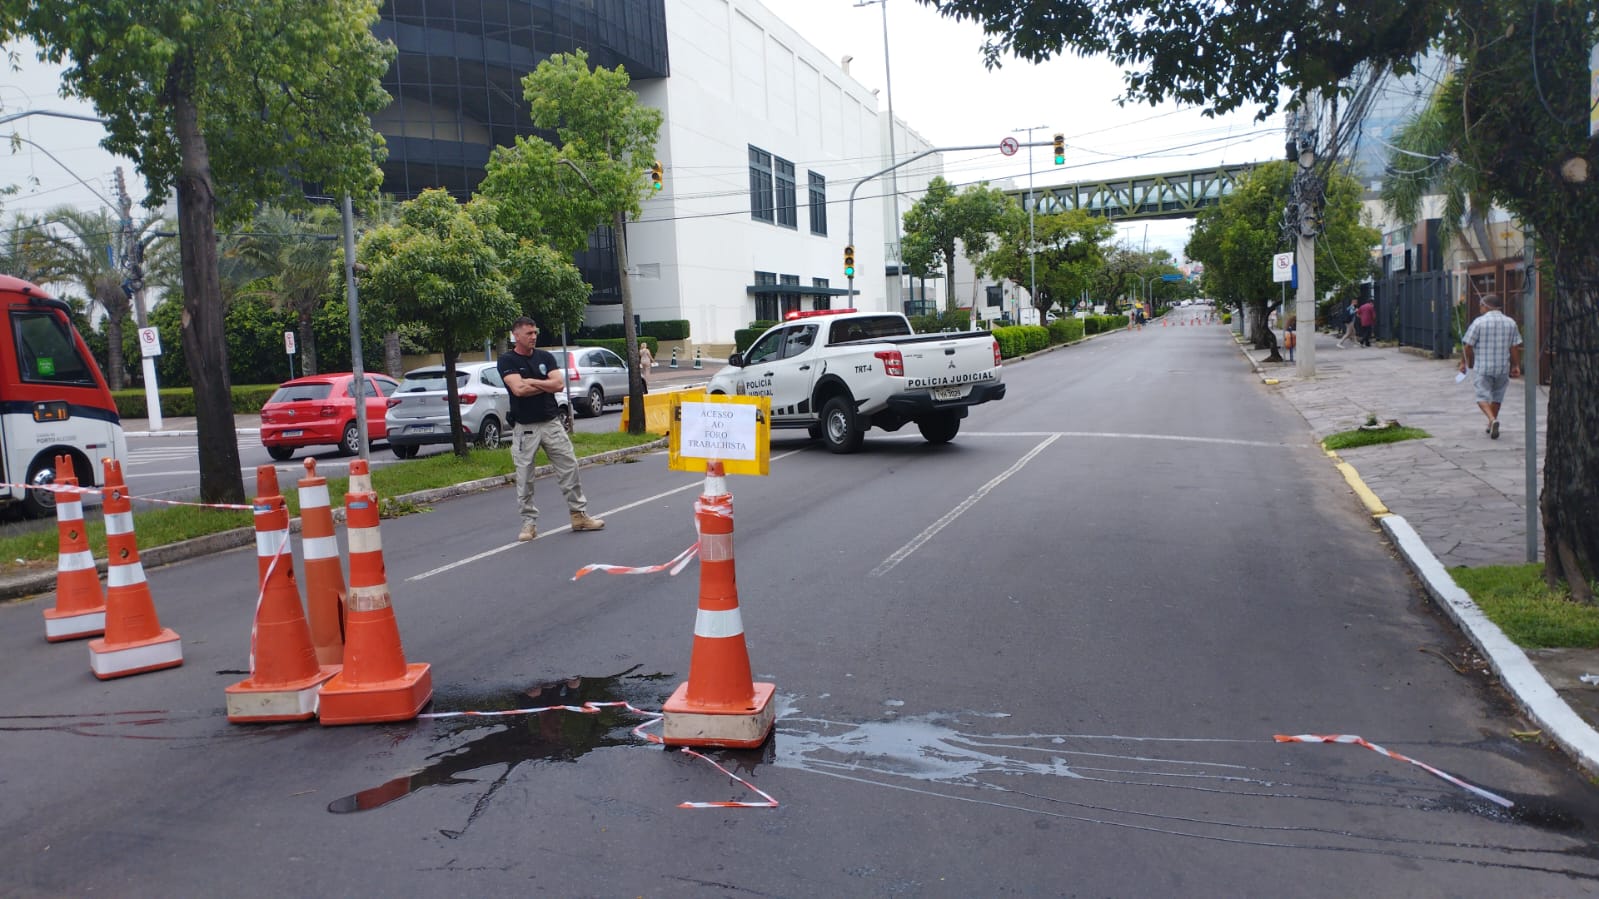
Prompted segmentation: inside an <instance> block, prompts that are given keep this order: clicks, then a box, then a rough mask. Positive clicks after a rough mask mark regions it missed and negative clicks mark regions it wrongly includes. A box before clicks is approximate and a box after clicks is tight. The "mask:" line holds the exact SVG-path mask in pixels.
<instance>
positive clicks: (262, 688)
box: [225, 465, 338, 724]
mask: <svg viewBox="0 0 1599 899" xmlns="http://www.w3.org/2000/svg"><path fill="white" fill-rule="evenodd" d="M255 483H256V488H255V489H256V497H255V559H256V569H257V573H258V574H259V580H260V589H261V594H260V598H259V599H258V600H257V601H256V606H255V623H254V624H253V625H252V626H251V628H250V676H249V677H247V678H245V679H244V680H242V681H239V682H238V683H236V684H234V685H233V686H231V687H228V688H227V690H226V691H225V692H226V693H227V703H228V720H229V721H232V722H233V723H235V724H241V723H245V722H250V721H309V720H311V719H312V718H313V717H315V716H316V699H317V691H318V690H319V689H321V687H322V684H323V682H325V681H326V680H327V679H328V678H330V677H332V676H333V675H335V674H337V673H338V669H337V668H334V667H321V666H319V665H317V661H316V649H315V648H313V647H312V646H311V628H310V627H309V626H308V625H307V624H306V623H305V611H304V610H303V609H301V608H300V588H299V586H298V585H297V584H295V582H294V553H293V551H292V549H291V547H290V546H289V510H288V507H287V506H285V505H284V504H283V497H282V496H281V495H280V494H279V493H278V472H277V469H275V468H273V467H272V466H270V465H262V466H259V467H258V468H256V470H255Z"/></svg>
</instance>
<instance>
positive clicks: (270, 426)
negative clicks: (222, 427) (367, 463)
mask: <svg viewBox="0 0 1599 899" xmlns="http://www.w3.org/2000/svg"><path fill="white" fill-rule="evenodd" d="M353 378H354V376H353V375H352V374H351V373H350V372H339V373H336V374H326V375H306V376H305V377H303V378H295V379H294V380H292V381H284V382H283V383H282V384H280V385H279V386H278V389H277V391H276V392H274V393H273V394H272V396H271V398H269V399H268V400H267V401H266V405H264V406H262V407H261V443H262V445H263V446H265V447H266V451H267V455H269V456H271V457H272V458H274V459H276V460H278V461H279V462H282V461H284V460H285V459H288V458H290V457H292V456H293V455H294V451H295V450H296V449H299V448H300V447H304V446H336V447H338V448H339V453H340V454H342V455H346V456H348V455H351V454H353V453H357V452H360V451H361V439H360V431H359V430H358V429H357V428H356V426H355V398H354V397H353V396H351V394H350V384H351V382H352V381H353ZM366 379H367V389H366V390H365V397H364V398H365V400H366V436H367V441H368V443H369V444H370V443H371V442H372V441H376V440H382V439H384V437H385V435H386V434H387V433H388V429H387V428H386V427H385V426H384V421H383V415H384V412H385V411H386V409H385V406H386V404H387V402H388V398H389V395H390V394H392V393H394V388H396V387H398V386H399V384H398V383H396V382H395V380H394V379H393V378H391V377H389V376H388V375H380V374H375V373H373V372H367V374H366Z"/></svg>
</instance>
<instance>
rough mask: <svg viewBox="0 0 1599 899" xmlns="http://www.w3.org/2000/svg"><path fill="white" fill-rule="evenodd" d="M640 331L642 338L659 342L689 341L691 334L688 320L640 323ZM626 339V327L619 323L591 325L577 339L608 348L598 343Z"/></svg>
mask: <svg viewBox="0 0 1599 899" xmlns="http://www.w3.org/2000/svg"><path fill="white" fill-rule="evenodd" d="M638 329H639V336H640V337H654V338H656V339H658V340H687V339H688V333H689V331H688V319H686V318H672V319H663V320H661V321H649V322H646V321H641V322H639V323H638ZM626 337H627V330H626V328H625V326H624V325H622V323H620V322H618V323H616V324H614V325H590V326H585V327H582V328H579V329H577V336H576V339H578V340H583V341H588V344H587V345H589V346H606V344H603V343H599V342H598V341H601V340H616V339H619V338H620V339H626ZM652 352H653V350H652Z"/></svg>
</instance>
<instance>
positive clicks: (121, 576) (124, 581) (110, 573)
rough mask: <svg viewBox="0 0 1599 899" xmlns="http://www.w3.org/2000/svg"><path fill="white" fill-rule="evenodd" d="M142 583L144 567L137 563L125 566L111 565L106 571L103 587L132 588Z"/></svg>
mask: <svg viewBox="0 0 1599 899" xmlns="http://www.w3.org/2000/svg"><path fill="white" fill-rule="evenodd" d="M142 583H144V566H143V565H140V564H139V563H138V562H133V563H130V564H127V565H112V566H111V567H110V568H107V569H106V572H105V585H106V586H107V587H132V586H133V585H134V584H142Z"/></svg>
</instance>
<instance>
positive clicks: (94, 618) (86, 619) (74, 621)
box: [44, 606, 105, 643]
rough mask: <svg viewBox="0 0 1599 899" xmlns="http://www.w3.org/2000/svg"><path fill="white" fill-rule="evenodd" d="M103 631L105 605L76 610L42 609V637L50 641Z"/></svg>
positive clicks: (72, 638) (101, 632)
mask: <svg viewBox="0 0 1599 899" xmlns="http://www.w3.org/2000/svg"><path fill="white" fill-rule="evenodd" d="M103 633H105V606H100V607H99V608H96V609H84V610H80V611H77V612H62V611H58V610H56V609H45V610H44V638H45V639H46V640H48V641H50V642H51V643H59V642H61V641H62V640H81V639H83V638H84V637H98V636H100V635H101V634H103Z"/></svg>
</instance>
